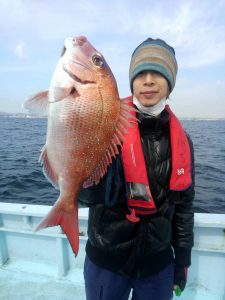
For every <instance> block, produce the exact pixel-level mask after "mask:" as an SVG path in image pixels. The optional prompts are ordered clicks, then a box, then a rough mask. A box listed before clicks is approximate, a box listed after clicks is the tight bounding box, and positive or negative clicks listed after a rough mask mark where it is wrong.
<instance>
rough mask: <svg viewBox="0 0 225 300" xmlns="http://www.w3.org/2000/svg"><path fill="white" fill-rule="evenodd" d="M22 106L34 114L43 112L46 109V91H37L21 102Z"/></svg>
mask: <svg viewBox="0 0 225 300" xmlns="http://www.w3.org/2000/svg"><path fill="white" fill-rule="evenodd" d="M23 108H25V109H27V110H28V111H29V112H31V113H34V114H45V113H46V111H47V110H48V91H42V92H39V93H37V94H35V95H33V96H32V97H30V98H28V99H27V100H26V101H25V102H24V103H23Z"/></svg>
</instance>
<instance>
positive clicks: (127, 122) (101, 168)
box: [83, 98, 137, 188]
mask: <svg viewBox="0 0 225 300" xmlns="http://www.w3.org/2000/svg"><path fill="white" fill-rule="evenodd" d="M129 102H132V100H131V99H130V98H126V99H123V100H121V106H120V116H119V119H118V121H117V125H116V130H115V132H114V134H113V137H112V141H111V144H110V145H109V147H108V149H107V150H106V153H105V155H104V156H103V158H102V160H101V161H100V163H99V164H98V166H97V168H96V169H95V170H94V172H93V173H92V174H91V176H90V177H89V178H88V179H87V180H86V181H85V182H84V183H83V187H84V188H86V187H89V186H91V185H93V184H98V183H99V181H100V179H101V178H102V177H103V176H104V175H105V174H106V172H107V168H108V166H109V165H110V164H111V163H112V157H116V155H117V154H119V149H118V146H120V147H121V146H122V143H123V142H124V140H125V136H126V134H127V132H128V128H129V127H131V126H132V122H135V123H136V122H137V118H136V117H135V116H134V115H133V114H132V112H134V111H137V110H136V109H135V108H134V107H133V105H130V104H129Z"/></svg>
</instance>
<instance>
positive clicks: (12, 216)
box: [0, 202, 225, 300]
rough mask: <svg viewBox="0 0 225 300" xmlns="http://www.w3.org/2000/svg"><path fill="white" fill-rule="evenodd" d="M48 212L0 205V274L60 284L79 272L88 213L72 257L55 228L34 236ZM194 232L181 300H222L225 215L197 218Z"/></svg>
mask: <svg viewBox="0 0 225 300" xmlns="http://www.w3.org/2000/svg"><path fill="white" fill-rule="evenodd" d="M50 209H51V207H50V206H43V205H27V204H11V203H2V202H0V272H4V270H16V271H17V272H18V271H22V272H27V273H29V272H30V273H32V274H34V273H36V274H38V275H43V276H50V277H52V278H57V279H59V278H62V279H64V280H65V279H66V278H71V277H73V274H74V272H76V271H77V270H80V273H83V272H82V270H83V262H84V257H85V244H86V240H87V220H88V209H85V208H80V209H79V230H80V249H79V254H78V256H77V257H76V258H75V256H74V254H73V252H72V250H71V247H70V245H69V243H68V240H67V238H66V236H65V234H64V233H63V232H62V230H61V229H60V227H59V226H56V227H51V228H46V229H44V230H41V231H38V232H34V228H35V227H36V225H37V224H38V223H39V222H40V220H41V218H43V217H44V216H46V215H47V213H48V212H49V210H50ZM194 231H195V245H194V248H193V252H192V265H191V267H190V268H189V275H188V283H187V288H186V289H185V291H184V293H183V294H182V299H183V300H194V299H195V300H203V299H204V300H225V214H201V213H196V214H195V227H194ZM2 274H3V273H2ZM79 276H80V275H79ZM82 284H83V283H82ZM82 288H83V287H82ZM0 299H1V295H0ZM79 299H85V298H79ZM174 299H179V298H177V297H174Z"/></svg>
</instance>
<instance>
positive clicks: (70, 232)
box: [34, 198, 79, 256]
mask: <svg viewBox="0 0 225 300" xmlns="http://www.w3.org/2000/svg"><path fill="white" fill-rule="evenodd" d="M56 225H60V226H61V228H62V229H63V231H64V233H65V234H66V236H67V238H68V240H69V243H70V245H71V247H72V249H73V252H74V253H75V255H76V256H77V254H78V250H79V228H78V208H77V207H76V206H74V210H73V211H69V212H67V211H64V210H62V205H61V200H60V198H59V199H58V200H57V201H56V203H55V205H54V206H53V208H52V209H51V210H50V212H49V213H48V215H47V216H46V217H45V218H44V219H43V220H42V221H41V222H40V223H39V224H38V226H37V227H36V228H35V230H34V231H38V230H41V229H44V228H47V227H52V226H56Z"/></svg>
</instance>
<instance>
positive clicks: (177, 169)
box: [122, 97, 192, 222]
mask: <svg viewBox="0 0 225 300" xmlns="http://www.w3.org/2000/svg"><path fill="white" fill-rule="evenodd" d="M129 98H130V100H131V102H130V105H133V103H132V97H129ZM165 109H166V110H167V112H168V113H169V126H170V142H171V151H172V173H171V178H170V189H171V190H173V191H183V190H186V189H187V188H188V187H189V186H190V185H191V182H192V179H191V154H190V147H189V143H188V140H187V137H186V134H185V132H184V129H183V128H182V126H181V124H180V122H179V120H178V119H177V117H176V116H175V115H174V114H173V112H172V111H171V109H170V108H169V106H168V105H166V107H165ZM132 114H133V115H134V116H136V113H135V112H132ZM122 159H123V165H124V173H125V180H126V183H127V185H129V184H137V185H138V186H139V188H140V189H141V190H142V191H143V190H144V191H145V192H144V194H145V197H144V199H133V198H132V195H130V194H128V207H129V209H130V212H131V214H130V215H127V218H128V219H129V220H130V221H132V222H137V221H139V218H138V217H137V216H136V215H150V214H154V213H156V212H157V208H156V206H155V203H154V199H153V197H152V194H151V190H150V186H149V181H148V176H147V171H146V165H145V159H144V154H143V150H142V145H141V138H140V131H139V128H138V124H137V123H136V124H132V127H130V128H129V130H128V133H127V135H126V139H125V141H124V143H123V147H122ZM128 192H129V191H128Z"/></svg>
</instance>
